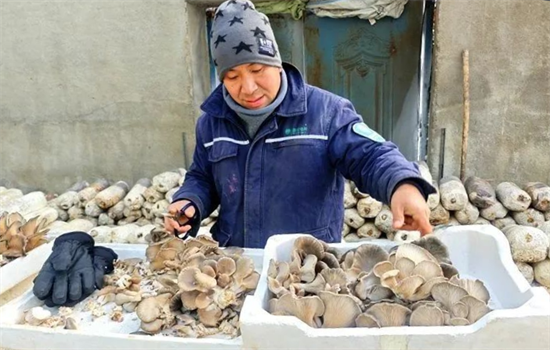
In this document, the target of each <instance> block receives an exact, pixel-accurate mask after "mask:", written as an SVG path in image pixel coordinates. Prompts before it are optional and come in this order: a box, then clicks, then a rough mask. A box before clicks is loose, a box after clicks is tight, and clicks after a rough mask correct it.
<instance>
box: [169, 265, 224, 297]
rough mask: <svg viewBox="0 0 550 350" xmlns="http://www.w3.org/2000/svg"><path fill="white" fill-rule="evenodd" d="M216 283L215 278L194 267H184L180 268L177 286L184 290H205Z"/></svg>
mask: <svg viewBox="0 0 550 350" xmlns="http://www.w3.org/2000/svg"><path fill="white" fill-rule="evenodd" d="M217 284H218V283H217V281H216V279H215V278H213V277H210V276H208V275H206V274H204V273H202V272H201V271H200V270H199V269H198V268H196V267H186V268H184V269H183V270H181V272H180V274H179V276H178V286H179V287H180V288H181V290H182V291H184V292H191V291H194V290H197V291H200V292H206V291H208V290H209V289H211V288H213V287H214V286H215V285H217Z"/></svg>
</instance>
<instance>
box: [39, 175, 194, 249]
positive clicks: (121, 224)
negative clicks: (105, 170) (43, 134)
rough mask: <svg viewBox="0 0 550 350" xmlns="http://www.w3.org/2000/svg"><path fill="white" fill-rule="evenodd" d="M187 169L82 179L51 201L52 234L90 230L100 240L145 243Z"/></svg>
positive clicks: (159, 224) (159, 220)
mask: <svg viewBox="0 0 550 350" xmlns="http://www.w3.org/2000/svg"><path fill="white" fill-rule="evenodd" d="M184 176H185V170H184V169H178V170H176V171H166V172H163V173H160V174H158V175H156V176H154V177H153V178H152V179H151V180H150V179H148V178H142V179H139V180H138V181H137V182H136V183H135V184H134V185H133V186H129V185H128V183H127V182H125V181H116V182H113V183H112V182H110V181H108V180H107V179H96V180H95V181H93V182H92V183H88V182H86V181H81V182H78V183H76V184H74V185H73V186H72V187H71V188H69V189H68V190H67V191H65V192H64V193H62V194H60V195H59V196H55V198H53V199H51V200H50V201H49V202H48V205H49V206H50V207H51V208H54V209H55V210H56V211H57V212H58V216H59V220H58V221H57V222H56V223H54V225H52V228H51V232H52V234H53V233H55V232H57V233H59V234H60V233H63V232H66V231H70V230H73V231H74V230H80V231H85V232H89V233H90V234H91V235H92V236H94V238H95V240H96V242H98V243H146V241H145V236H146V235H147V234H148V233H150V232H151V230H152V229H153V228H155V227H159V226H162V225H163V222H164V219H163V214H164V213H166V210H167V208H168V205H169V204H170V202H171V200H172V196H173V195H174V193H175V192H176V191H177V189H178V188H179V186H180V185H181V184H182V182H183V179H184Z"/></svg>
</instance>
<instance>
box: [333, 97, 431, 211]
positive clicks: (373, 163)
mask: <svg viewBox="0 0 550 350" xmlns="http://www.w3.org/2000/svg"><path fill="white" fill-rule="evenodd" d="M333 106H334V107H335V109H334V110H333V112H332V119H331V123H330V128H329V145H328V147H329V154H330V160H331V162H332V164H334V165H335V167H336V168H337V169H338V171H339V172H340V173H341V174H342V175H343V176H344V177H345V178H347V179H350V180H352V181H353V182H354V183H355V184H356V185H357V188H358V189H359V190H360V191H361V192H365V193H368V194H370V195H371V196H372V197H373V198H376V199H377V200H379V201H381V202H383V203H386V204H390V202H391V197H392V195H393V192H394V191H395V189H396V188H397V186H398V185H401V184H402V183H411V184H414V185H415V186H416V187H417V188H418V189H419V190H420V192H421V193H422V194H423V196H424V198H425V199H427V197H428V195H430V194H431V193H435V191H436V190H435V188H434V187H433V186H432V185H431V184H430V183H429V182H427V181H426V180H424V179H423V178H422V176H421V175H420V171H419V168H418V165H417V164H415V163H413V162H409V161H408V160H407V159H406V158H405V156H403V154H402V153H401V152H400V151H399V149H398V148H397V146H396V145H395V144H394V143H392V142H388V141H385V140H383V139H382V138H381V137H380V135H378V134H376V133H375V132H374V131H372V130H370V129H369V128H368V127H367V126H366V125H365V124H364V123H363V121H362V119H361V117H360V116H359V115H358V114H357V113H356V111H355V109H354V107H353V105H352V104H351V102H350V101H348V100H347V99H344V98H340V99H339V101H338V102H337V103H334V104H333ZM356 124H358V125H356ZM361 124H362V125H361ZM354 125H355V128H354ZM359 126H360V128H358V127H359ZM369 133H370V135H369Z"/></svg>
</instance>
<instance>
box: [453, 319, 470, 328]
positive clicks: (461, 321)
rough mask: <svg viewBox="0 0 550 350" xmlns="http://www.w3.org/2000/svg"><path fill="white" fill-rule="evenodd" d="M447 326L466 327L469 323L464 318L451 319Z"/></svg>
mask: <svg viewBox="0 0 550 350" xmlns="http://www.w3.org/2000/svg"><path fill="white" fill-rule="evenodd" d="M449 324H450V325H451V326H468V325H469V324H470V322H469V321H468V320H467V319H465V318H461V317H453V318H451V319H450V320H449Z"/></svg>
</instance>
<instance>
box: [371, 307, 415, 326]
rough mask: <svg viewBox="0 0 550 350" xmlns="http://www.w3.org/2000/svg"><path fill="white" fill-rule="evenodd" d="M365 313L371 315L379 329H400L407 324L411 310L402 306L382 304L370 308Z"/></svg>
mask: <svg viewBox="0 0 550 350" xmlns="http://www.w3.org/2000/svg"><path fill="white" fill-rule="evenodd" d="M366 313H367V314H369V315H372V316H373V317H374V318H375V319H376V320H377V321H378V324H379V325H380V327H401V326H405V325H406V324H407V320H408V318H409V315H410V314H411V310H409V309H408V308H406V307H405V306H403V305H399V304H392V303H387V302H383V303H378V304H375V305H373V306H371V307H370V308H369V309H368V310H367V311H366Z"/></svg>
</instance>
